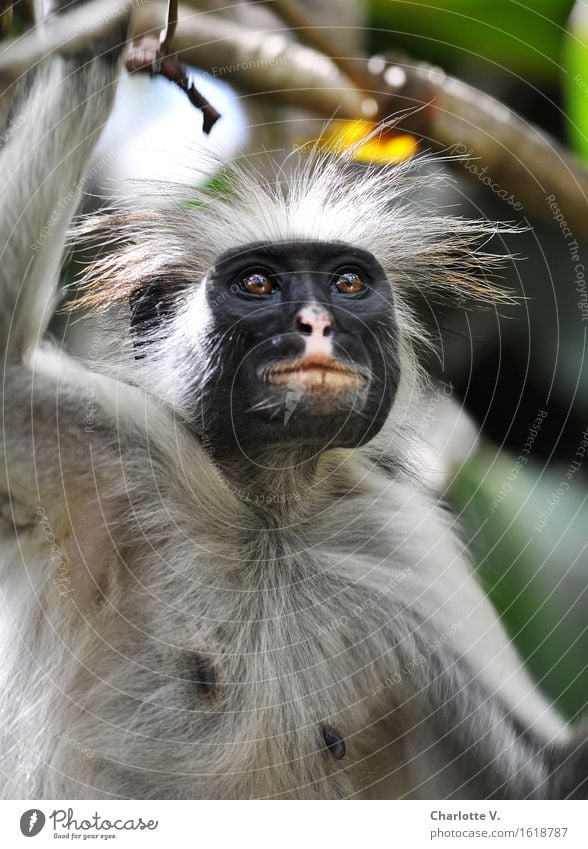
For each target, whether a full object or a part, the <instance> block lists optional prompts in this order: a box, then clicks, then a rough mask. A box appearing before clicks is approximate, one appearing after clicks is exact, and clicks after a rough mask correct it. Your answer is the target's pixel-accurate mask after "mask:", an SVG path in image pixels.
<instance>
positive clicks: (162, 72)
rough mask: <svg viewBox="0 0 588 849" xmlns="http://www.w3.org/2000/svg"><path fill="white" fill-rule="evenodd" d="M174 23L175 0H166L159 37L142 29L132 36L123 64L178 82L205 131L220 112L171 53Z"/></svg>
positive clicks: (172, 50) (212, 125)
mask: <svg viewBox="0 0 588 849" xmlns="http://www.w3.org/2000/svg"><path fill="white" fill-rule="evenodd" d="M177 23H178V3H177V0H168V5H167V17H166V25H165V27H164V29H163V30H162V31H161V34H160V37H159V38H155V36H153V35H152V34H151V33H145V34H143V35H140V36H138V37H137V38H135V39H133V41H132V42H131V45H130V47H129V49H128V51H127V56H126V60H125V65H126V68H127V71H129V73H148V74H150V75H151V76H152V77H154V76H158V75H159V76H162V77H164V78H165V79H166V80H169V81H170V82H172V83H174V85H176V86H178V88H179V89H180V90H181V91H183V92H184V94H185V95H186V96H187V97H188V100H189V101H190V103H191V104H192V105H193V106H195V107H196V108H197V109H200V111H201V112H202V131H203V132H204V133H205V134H206V135H208V134H209V133H210V131H211V130H212V128H213V127H214V125H215V124H216V122H217V121H218V119H219V118H220V117H221V115H220V112H218V111H217V110H216V109H215V108H214V106H213V105H212V104H211V103H209V101H208V100H207V99H206V98H205V97H204V95H203V94H201V93H200V92H199V91H198V89H197V88H196V86H195V85H194V83H192V82H190V80H189V78H188V72H187V70H186V67H185V65H182V64H181V63H180V62H179V61H178V58H177V56H176V53H175V33H176V27H177Z"/></svg>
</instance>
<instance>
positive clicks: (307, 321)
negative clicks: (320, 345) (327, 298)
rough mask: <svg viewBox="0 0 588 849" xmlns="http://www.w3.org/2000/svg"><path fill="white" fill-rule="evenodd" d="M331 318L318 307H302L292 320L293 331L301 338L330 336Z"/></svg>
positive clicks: (325, 311)
mask: <svg viewBox="0 0 588 849" xmlns="http://www.w3.org/2000/svg"><path fill="white" fill-rule="evenodd" d="M333 323H334V322H333V316H332V315H331V314H330V313H329V312H327V310H325V309H324V308H323V307H320V306H308V307H303V308H302V309H301V310H300V312H299V313H298V314H297V315H296V318H295V319H294V329H295V330H296V331H297V332H298V333H301V334H302V335H303V336H330V334H331V330H332V329H333Z"/></svg>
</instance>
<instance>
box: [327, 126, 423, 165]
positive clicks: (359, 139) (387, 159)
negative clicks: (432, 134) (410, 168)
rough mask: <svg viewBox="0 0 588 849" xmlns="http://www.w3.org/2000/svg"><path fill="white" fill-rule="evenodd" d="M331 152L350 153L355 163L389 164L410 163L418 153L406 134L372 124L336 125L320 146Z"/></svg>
mask: <svg viewBox="0 0 588 849" xmlns="http://www.w3.org/2000/svg"><path fill="white" fill-rule="evenodd" d="M319 145H320V147H322V148H323V149H326V150H332V151H334V152H343V151H351V153H352V155H353V158H354V159H355V160H356V161H357V162H369V163H381V164H389V163H395V162H402V161H403V160H405V159H409V158H410V157H411V156H414V154H415V153H416V152H417V150H418V141H417V139H416V138H415V137H414V136H411V135H409V134H408V133H398V132H396V131H395V130H391V129H385V130H380V131H378V125H377V124H374V123H372V122H371V121H338V122H337V123H336V124H335V126H334V127H333V129H331V130H330V131H329V132H328V133H326V134H325V135H324V136H323V137H322V139H321V140H320V142H319Z"/></svg>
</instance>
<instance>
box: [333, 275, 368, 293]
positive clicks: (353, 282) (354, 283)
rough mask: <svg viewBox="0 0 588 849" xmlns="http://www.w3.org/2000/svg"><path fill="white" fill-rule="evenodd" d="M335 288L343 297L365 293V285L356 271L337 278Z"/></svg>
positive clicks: (334, 282)
mask: <svg viewBox="0 0 588 849" xmlns="http://www.w3.org/2000/svg"><path fill="white" fill-rule="evenodd" d="M333 288H334V289H336V290H337V292H340V293H341V294H342V295H356V294H357V293H358V292H363V290H364V289H365V283H364V282H363V280H362V279H361V277H360V276H359V274H357V273H356V272H355V271H348V272H346V273H345V274H339V275H338V276H337V277H336V278H335V280H334V281H333Z"/></svg>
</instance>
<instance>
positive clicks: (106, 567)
mask: <svg viewBox="0 0 588 849" xmlns="http://www.w3.org/2000/svg"><path fill="white" fill-rule="evenodd" d="M115 78H116V69H115V67H114V64H113V62H112V57H109V58H107V59H106V60H104V59H101V58H96V59H93V60H92V61H88V60H87V58H86V59H83V58H79V59H77V60H73V59H69V60H65V59H63V58H59V57H56V58H53V59H51V60H50V61H49V62H47V63H46V64H45V65H44V67H43V68H42V69H41V70H40V71H39V72H38V73H37V74H36V76H35V78H34V80H33V81H32V82H31V83H30V85H31V86H32V88H31V89H30V91H29V92H28V93H27V94H26V95H24V96H19V99H18V101H17V102H18V109H17V110H16V112H15V113H13V115H12V117H11V120H12V122H13V124H12V126H13V128H14V132H13V133H9V134H8V141H7V142H6V144H5V146H4V148H3V150H2V152H1V157H2V159H1V163H0V164H1V166H2V174H3V178H2V179H3V181H4V182H3V186H2V195H1V196H2V207H3V208H2V215H1V216H0V251H1V252H2V256H1V260H0V284H1V286H2V297H3V305H4V309H3V312H2V316H1V317H0V337H1V345H2V361H3V383H2V387H3V394H2V411H3V421H2V424H3V462H2V465H1V468H2V473H1V476H0V495H1V497H2V505H1V507H2V510H1V517H2V520H1V524H0V533H1V535H2V571H1V588H2V595H1V603H2V615H1V617H0V621H1V623H2V624H1V626H0V641H1V645H2V655H3V657H2V664H1V665H0V679H1V680H0V694H1V695H0V718H1V728H2V732H1V733H2V745H1V747H0V753H1V754H0V767H1V770H2V775H3V779H2V795H3V796H4V797H8V798H11V797H12V798H22V797H27V798H31V797H36V798H106V797H108V798H110V797H112V798H117V797H124V798H126V797H131V798H200V797H202V798H204V797H207V798H267V797H272V798H274V797H277V798H347V797H370V796H372V797H383V798H396V797H397V798H406V797H409V798H489V797H494V798H546V797H547V798H549V797H552V796H554V795H557V796H560V795H561V796H569V795H573V794H574V793H580V794H581V793H584V795H585V792H586V791H585V775H586V758H585V754H583V753H582V752H581V751H580V750H578V753H577V754H574V755H571V754H570V753H571V752H573V751H575V749H576V744H575V743H574V742H573V741H572V738H571V733H570V731H569V730H568V729H567V728H566V726H565V723H564V722H563V721H562V720H561V718H560V717H559V716H558V715H557V714H556V713H555V711H554V710H553V709H552V708H551V707H550V706H549V705H548V704H547V703H546V702H545V700H544V699H543V697H542V696H541V695H540V693H539V692H538V691H537V689H536V687H535V685H534V684H533V682H532V681H531V680H530V679H529V677H528V675H527V674H526V672H525V670H524V668H523V665H522V662H521V661H520V659H519V658H518V656H517V655H516V652H515V651H514V649H513V648H512V646H511V644H510V642H509V640H508V638H507V636H506V634H505V632H504V629H503V627H502V625H501V623H500V622H499V620H498V618H497V616H496V614H495V613H494V611H493V610H492V608H491V606H490V604H489V602H488V600H487V599H486V598H485V596H484V594H483V592H482V591H481V589H480V588H479V586H478V584H477V582H476V580H475V577H474V576H473V575H472V574H471V572H470V568H469V565H468V561H467V557H466V556H465V554H464V552H463V551H462V548H461V545H460V543H459V541H458V536H457V534H456V533H455V532H454V529H453V528H452V521H451V519H450V518H449V517H448V516H447V514H446V513H445V511H443V510H442V509H441V507H440V505H438V504H437V503H436V501H435V499H434V498H432V497H431V496H430V495H429V494H428V493H427V492H426V490H425V488H424V487H423V486H422V485H421V484H419V482H418V468H416V467H415V463H414V460H413V459H411V458H412V457H413V455H415V456H416V454H418V450H417V448H415V439H416V438H417V431H418V427H417V423H418V419H419V415H421V412H419V410H420V407H419V403H420V402H419V398H420V386H421V378H420V376H419V374H418V369H417V368H416V365H415V358H414V355H413V353H412V344H413V341H414V339H415V337H417V336H418V334H419V328H418V324H417V323H416V322H415V320H414V318H413V317H412V314H411V312H410V308H409V306H408V300H407V299H406V297H405V296H404V295H403V292H404V293H406V288H407V287H409V286H420V285H426V284H427V283H428V284H430V285H431V286H432V287H433V288H434V289H443V291H446V290H447V289H449V290H451V289H453V288H456V287H459V286H460V284H461V286H462V288H465V289H471V287H472V286H473V285H474V277H473V272H474V271H475V269H476V267H477V266H478V265H480V263H482V264H484V266H485V263H486V261H487V260H488V258H487V257H486V258H485V257H484V256H483V255H481V254H479V253H478V254H476V253H474V252H473V247H472V237H473V236H474V235H479V234H480V233H483V232H484V226H485V225H479V224H471V223H467V222H460V221H459V220H456V219H441V218H440V217H438V216H435V215H433V214H432V213H431V214H430V215H429V216H428V217H423V216H422V215H421V216H419V215H415V213H414V209H413V208H412V207H411V201H410V190H411V188H412V185H411V184H412V183H413V181H414V178H413V175H412V170H411V169H410V167H408V166H406V167H404V166H403V167H402V168H399V169H395V170H393V171H391V172H390V173H387V174H381V173H378V174H375V173H372V172H368V173H367V176H364V178H363V179H362V178H361V177H360V176H359V175H358V176H357V182H356V181H354V180H353V179H351V180H350V179H349V177H348V176H347V177H345V178H344V177H343V173H345V174H347V175H348V171H345V169H343V170H342V168H341V163H340V162H338V161H337V160H331V159H325V158H323V157H320V156H319V157H315V159H314V160H312V161H311V164H310V165H309V166H307V170H303V171H302V172H298V176H297V177H296V178H295V182H293V183H291V191H290V194H289V196H286V195H283V194H281V192H282V189H278V188H276V186H275V185H272V186H270V185H268V184H267V182H266V183H265V184H264V181H263V180H262V179H261V178H259V179H254V178H252V176H251V174H247V173H246V172H245V171H243V170H242V169H241V170H240V169H236V170H237V171H238V172H239V174H236V176H235V180H236V182H235V185H236V186H237V194H236V196H234V197H231V198H228V199H227V198H225V199H221V200H218V199H217V200H216V201H214V203H216V204H217V205H216V206H215V207H214V208H213V207H211V205H210V204H211V203H212V201H211V199H210V198H208V199H207V204H208V205H207V207H206V208H204V207H202V206H195V207H192V208H191V209H189V208H185V207H182V208H181V209H176V211H175V213H172V212H170V211H168V212H167V213H165V214H162V213H158V214H157V215H156V214H152V215H151V217H150V219H149V217H147V216H146V220H145V221H144V224H143V227H142V228H138V224H137V221H136V220H134V221H131V222H130V223H129V220H128V219H125V222H126V224H125V226H126V228H127V229H125V231H124V233H123V239H124V240H125V246H124V247H122V248H121V250H120V251H119V252H117V253H115V254H114V255H113V254H109V255H108V258H107V259H106V260H105V261H104V263H103V264H102V266H99V267H98V269H95V271H94V274H93V277H92V282H93V284H94V283H95V281H96V276H97V275H98V276H99V277H100V279H101V280H102V281H104V280H106V282H107V284H108V287H107V289H106V290H105V292H106V294H104V295H103V296H101V298H99V299H98V302H99V303H100V304H101V305H102V306H106V305H107V303H106V302H107V301H108V300H109V298H110V299H111V300H112V301H113V302H115V306H116V302H117V301H120V302H123V297H121V294H120V293H121V292H122V291H124V293H125V295H124V297H126V296H128V294H129V291H132V289H133V286H135V284H136V285H140V282H141V280H144V279H145V278H146V277H149V276H150V275H157V274H158V273H163V272H164V271H165V272H166V273H169V272H170V271H174V270H180V271H181V276H182V279H183V280H186V281H192V283H193V284H194V288H193V289H192V290H191V289H190V288H189V286H188V285H186V287H185V290H184V292H183V294H182V298H183V299H184V300H183V301H182V304H183V306H182V307H181V308H180V309H179V311H178V318H177V320H176V322H175V324H174V325H173V327H172V328H170V329H169V331H168V332H167V333H166V334H165V336H162V338H161V339H159V340H157V339H156V340H155V343H156V354H155V357H154V359H152V360H150V361H149V362H145V363H143V361H142V362H141V363H135V362H134V360H133V359H132V356H131V355H130V353H129V351H128V350H127V349H125V347H124V346H123V348H122V350H121V351H120V352H119V355H118V359H114V360H113V361H111V362H110V364H109V366H108V370H107V372H106V373H105V372H104V371H90V370H88V368H86V367H85V366H84V365H83V364H81V363H79V362H76V361H74V360H72V359H71V358H69V357H67V356H66V355H64V354H63V353H62V352H61V351H59V350H57V349H56V347H55V346H54V345H52V344H50V343H48V342H47V341H43V336H44V333H45V330H46V327H47V322H48V320H49V317H50V315H51V313H52V311H53V309H54V306H55V277H56V275H57V271H58V268H59V263H60V261H61V258H62V250H63V242H64V237H65V232H66V229H67V228H68V226H69V224H70V219H71V215H72V213H73V211H74V209H75V206H76V204H77V202H78V198H79V193H80V189H81V185H82V182H81V181H82V180H83V175H84V173H85V171H86V169H87V167H88V161H89V157H90V154H91V151H92V149H93V145H94V142H95V139H96V136H97V134H98V132H99V131H100V129H101V127H102V125H103V124H104V121H105V120H106V118H107V117H108V114H109V110H110V105H111V102H112V94H113V84H114V82H115ZM25 85H27V84H26V83H25ZM39 95H41V96H39ZM32 102H35V103H36V104H37V108H36V109H35V111H34V113H32V114H31V115H27V114H26V112H27V103H32ZM19 116H21V117H20V119H19ZM239 180H241V182H239ZM342 180H345V181H344V182H342ZM276 185H277V184H276ZM239 186H241V187H245V188H239ZM329 186H330V188H329ZM313 192H314V194H313ZM386 193H387V194H386ZM223 204H224V205H223ZM272 204H273V206H272ZM386 215H388V216H389V217H388V219H386ZM378 216H379V217H378ZM150 221H151V223H150ZM236 221H237V222H239V225H240V228H241V229H240V230H239V229H238V228H236V226H235V222H236ZM387 222H388V223H387ZM111 223H112V222H111ZM304 227H307V228H308V227H310V228H311V230H312V236H313V237H314V238H339V239H348V240H350V241H352V242H353V243H354V244H358V245H360V246H366V245H367V247H368V248H369V249H370V250H372V251H373V253H374V254H375V255H376V257H377V258H378V259H379V261H380V262H381V263H382V264H383V265H384V267H385V268H386V269H387V270H388V271H389V272H390V279H391V281H392V284H393V285H394V286H395V287H397V289H398V293H397V294H398V297H399V298H400V303H401V308H400V316H401V328H402V333H403V346H404V348H403V350H404V365H405V370H404V383H403V385H402V387H401V391H400V392H399V394H398V397H397V401H396V403H395V407H394V410H393V413H392V415H391V417H390V419H389V422H388V424H387V426H386V428H384V430H383V431H382V432H381V433H380V435H379V436H378V437H377V439H376V440H374V441H373V442H372V443H371V444H370V445H369V446H367V447H366V448H365V449H361V450H334V451H329V452H326V453H324V454H323V455H322V456H321V457H320V458H319V459H318V461H317V462H316V463H315V464H314V465H313V466H312V467H310V466H309V465H308V464H302V465H300V464H297V461H296V458H295V457H289V456H287V455H286V456H281V457H279V458H275V457H273V458H268V460H270V461H271V463H272V464H273V465H274V466H275V464H276V461H279V463H280V465H281V466H282V467H283V468H282V470H281V471H280V472H277V471H275V470H270V471H263V470H262V469H261V468H258V471H257V472H256V471H255V470H254V469H253V468H252V467H251V466H250V465H249V466H243V467H242V468H241V469H235V470H233V471H234V475H233V476H232V477H231V478H227V477H226V476H224V475H223V474H222V473H221V472H220V471H219V469H218V468H217V467H216V465H215V463H214V457H213V456H211V452H210V449H209V448H208V447H207V445H206V444H205V442H203V441H200V440H198V439H197V438H196V437H195V435H194V434H193V433H192V432H191V430H190V429H189V428H188V427H187V426H186V424H185V418H184V417H185V410H184V405H183V404H184V399H183V394H182V386H183V384H182V376H183V375H184V373H185V372H186V371H193V370H194V369H195V368H196V367H197V366H198V367H203V366H205V364H203V363H202V362H201V361H199V360H198V359H197V357H198V347H197V344H196V343H197V341H198V338H199V337H198V334H199V333H205V328H204V324H203V316H202V315H201V314H199V313H198V310H199V308H200V307H201V306H202V304H201V303H200V302H199V300H198V295H197V294H196V295H194V291H197V286H196V284H197V282H198V281H199V280H201V279H202V277H203V275H205V274H206V270H207V268H208V267H209V266H210V263H211V262H213V261H214V255H215V253H216V252H218V251H219V250H222V249H223V248H224V247H226V244H227V243H228V242H230V240H231V238H232V239H233V240H235V239H242V240H247V239H246V237H248V236H250V235H253V236H254V237H256V238H257V239H267V240H272V239H284V238H287V237H290V238H291V237H293V236H294V237H295V236H296V235H302V236H304V235H307V233H305V232H303V230H304ZM129 228H130V229H129ZM301 228H302V229H301ZM491 231H492V228H490V231H489V232H491ZM133 232H135V234H136V236H135V237H133ZM234 243H235V242H234V241H233V244H234ZM488 261H490V260H488ZM178 273H179V272H178ZM133 275H134V277H133ZM108 293H110V295H109V294H108ZM118 309H119V313H120V311H121V310H120V307H119V308H118ZM122 312H123V314H124V308H123V310H122ZM192 322H195V324H194V323H192ZM191 331H193V333H191ZM180 346H181V347H180ZM212 353H213V354H214V353H215V352H212ZM220 356H222V352H221V353H220ZM374 458H375V459H377V458H384V460H383V461H382V463H381V465H383V466H384V467H386V468H387V469H388V471H389V470H390V468H391V469H392V470H393V473H392V475H391V474H389V473H386V472H384V471H382V470H381V469H380V468H379V467H378V463H375V462H374ZM289 464H290V465H289ZM402 469H408V470H410V473H405V472H404V471H402ZM521 729H523V730H521ZM328 741H331V743H330V746H329V745H327V743H328ZM343 741H344V746H342V742H343ZM583 751H584V752H585V749H584V750H583ZM342 753H344V756H342ZM568 763H569V764H570V770H569V771H568V770H567V766H566V764H568ZM583 782H584V783H583ZM582 788H584V789H582Z"/></svg>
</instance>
